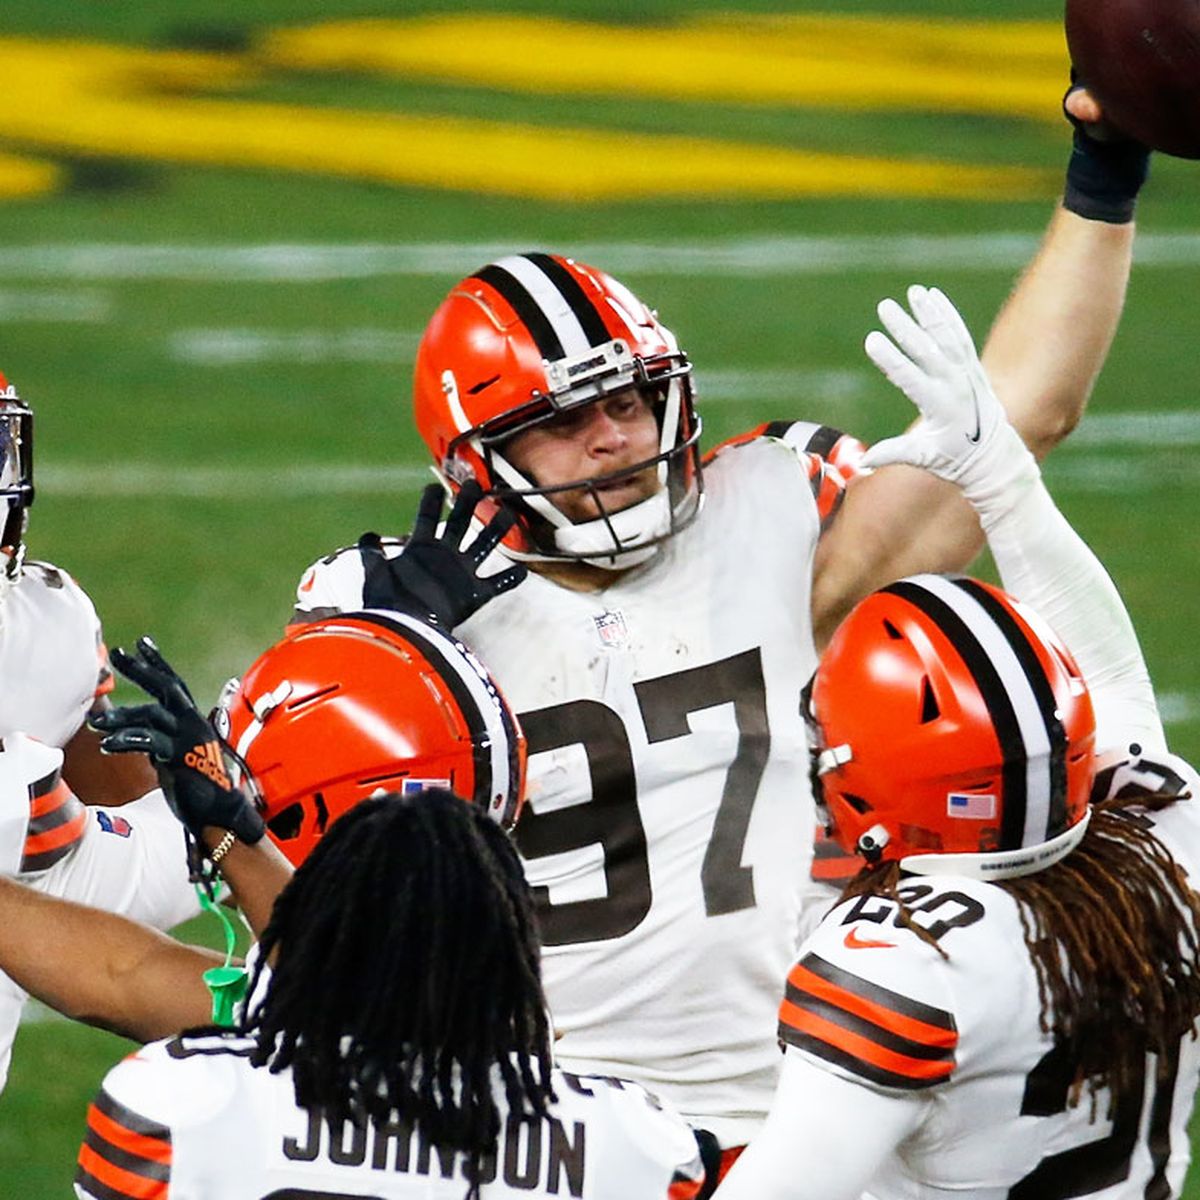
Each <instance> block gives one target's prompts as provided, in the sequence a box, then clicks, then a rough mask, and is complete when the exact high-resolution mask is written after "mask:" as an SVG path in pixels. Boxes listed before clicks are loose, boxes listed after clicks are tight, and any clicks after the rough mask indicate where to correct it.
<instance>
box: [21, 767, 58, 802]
mask: <svg viewBox="0 0 1200 1200" xmlns="http://www.w3.org/2000/svg"><path fill="white" fill-rule="evenodd" d="M61 778H62V772H61V771H59V770H57V769H55V770H53V771H51V772H50V774H49V775H43V776H42V777H41V779H35V780H34V781H33V783H31V784H30V785H29V799H30V800H31V801H32V800H36V799H37V798H38V797H39V796H45V795H48V794H49V793H50V792H52V791H54V789H55V788H56V787H57V786H58V784H59V780H60V779H61Z"/></svg>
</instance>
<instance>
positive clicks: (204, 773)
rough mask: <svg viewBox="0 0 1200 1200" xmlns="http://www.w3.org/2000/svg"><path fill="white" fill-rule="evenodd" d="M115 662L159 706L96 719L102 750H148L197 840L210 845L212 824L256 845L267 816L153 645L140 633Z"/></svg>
mask: <svg viewBox="0 0 1200 1200" xmlns="http://www.w3.org/2000/svg"><path fill="white" fill-rule="evenodd" d="M112 663H113V666H115V667H116V668H117V670H118V671H120V672H121V674H122V675H124V676H125V677H126V678H128V679H131V680H132V681H133V682H134V683H136V684H137V685H138V686H139V687H141V688H142V689H143V690H145V691H147V692H149V693H150V695H151V696H153V697H154V698H155V700H156V701H157V703H155V704H140V705H135V706H131V707H126V708H114V709H110V710H109V711H108V712H104V713H100V714H99V715H97V716H95V717H93V718H92V726H93V727H94V728H95V729H98V730H99V731H100V732H101V733H103V734H104V735H105V736H104V737H103V738H102V739H101V742H100V749H101V750H103V751H104V752H105V753H107V754H123V753H127V752H130V751H136V752H139V753H142V754H149V755H150V758H151V760H152V761H153V762H154V765H155V767H156V768H157V770H158V778H159V783H160V785H161V786H162V790H163V794H164V795H165V796H166V798H167V803H168V804H169V805H170V807H171V811H172V812H173V813H174V814H175V815H176V817H178V818H179V820H180V821H181V822H182V823H183V824H184V825H185V826H186V827H187V829H188V831H189V832H190V833H191V835H192V837H193V838H194V839H195V840H196V843H197V844H198V845H201V846H202V845H203V844H204V843H203V841H202V839H201V833H202V831H203V830H204V829H205V827H207V826H215V827H217V828H220V829H228V830H232V832H233V834H234V836H235V837H237V839H238V840H239V841H242V842H245V843H246V844H247V845H253V844H254V843H255V842H257V841H258V840H259V839H260V838H261V837H262V835H263V833H264V831H265V829H266V826H265V825H264V823H263V819H262V816H261V815H260V814H259V812H258V810H257V809H256V808H255V806H254V805H253V803H251V801H250V800H249V799H247V797H246V795H245V794H244V793H243V792H242V791H241V789H240V788H239V787H237V785H236V784H235V783H234V782H233V780H232V779H230V777H229V769H228V767H227V766H226V758H225V755H226V748H225V745H224V743H223V742H222V741H221V739H220V738H219V737H218V736H217V731H216V730H215V729H214V728H213V726H212V723H211V722H210V721H208V720H206V719H205V718H204V717H203V716H202V715H201V714H200V710H199V709H198V708H197V707H196V702H195V701H194V700H193V699H192V694H191V692H189V691H188V687H187V684H186V683H184V681H183V680H182V679H181V678H180V676H179V675H178V674H177V673H176V672H175V670H174V669H173V668H172V667H171V665H170V664H169V663H168V662H167V660H166V659H165V658H163V656H162V655H161V654H160V653H159V650H158V647H157V646H156V645H155V644H154V642H153V641H151V639H150V638H148V637H143V638H139V639H138V643H137V653H136V654H128V653H126V652H125V651H124V650H122V649H120V648H119V647H118V648H117V649H115V650H114V651H113V652H112Z"/></svg>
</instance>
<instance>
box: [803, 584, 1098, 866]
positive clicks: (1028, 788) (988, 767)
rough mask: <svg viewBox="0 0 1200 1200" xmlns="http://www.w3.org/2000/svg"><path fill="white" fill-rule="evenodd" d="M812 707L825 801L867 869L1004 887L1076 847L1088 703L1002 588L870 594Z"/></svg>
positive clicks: (934, 587)
mask: <svg viewBox="0 0 1200 1200" xmlns="http://www.w3.org/2000/svg"><path fill="white" fill-rule="evenodd" d="M807 709H808V717H809V726H810V734H811V737H812V740H813V743H814V745H813V777H814V785H815V789H814V790H815V791H816V793H817V797H818V803H819V804H823V805H824V807H825V810H826V813H827V815H828V817H829V819H830V820H831V822H832V829H833V833H834V836H835V837H836V838H837V840H838V841H839V842H840V844H841V845H842V847H843V848H844V849H846V850H848V851H850V852H854V851H858V853H860V854H862V855H863V857H864V858H866V860H867V861H868V862H880V861H886V860H898V861H899V862H900V865H901V867H903V868H904V869H905V870H907V871H913V872H916V873H918V874H927V875H928V874H960V875H961V874H967V875H972V876H975V877H977V878H982V879H1004V878H1011V877H1014V876H1017V875H1025V874H1030V873H1031V872H1033V871H1038V870H1041V869H1042V868H1044V867H1048V866H1050V865H1051V864H1052V863H1054V862H1057V861H1058V860H1059V859H1060V858H1062V857H1063V856H1064V855H1066V854H1068V853H1069V852H1070V851H1071V850H1072V849H1073V848H1074V847H1075V846H1076V845H1077V844H1078V842H1079V840H1080V839H1081V838H1082V837H1083V834H1084V830H1085V829H1086V827H1087V820H1088V813H1089V809H1088V797H1089V793H1090V791H1091V786H1092V780H1093V777H1094V775H1095V760H1094V754H1093V751H1094V742H1095V732H1096V720H1095V715H1094V714H1093V712H1092V702H1091V697H1090V696H1089V694H1088V690H1087V686H1086V684H1085V683H1084V680H1083V676H1082V675H1081V674H1080V673H1079V668H1078V667H1077V666H1076V665H1075V662H1074V660H1073V659H1072V658H1071V655H1070V654H1069V653H1068V651H1067V650H1066V648H1065V647H1064V646H1063V645H1062V643H1061V642H1059V640H1058V639H1057V638H1056V637H1055V635H1054V634H1053V633H1052V632H1051V631H1050V629H1049V628H1048V627H1047V626H1046V625H1045V624H1044V623H1043V622H1042V621H1041V620H1040V619H1039V618H1038V617H1037V616H1036V615H1035V614H1033V613H1032V612H1031V611H1030V610H1029V609H1027V608H1025V607H1023V606H1022V605H1021V604H1019V603H1018V602H1017V601H1016V600H1014V599H1013V598H1012V597H1011V596H1009V595H1007V594H1006V593H1004V592H1002V591H1000V590H999V589H998V588H994V587H991V586H990V585H988V584H985V583H980V582H979V581H977V580H974V579H965V578H947V577H943V576H937V575H919V576H913V577H912V578H909V579H903V580H901V581H900V582H898V583H894V584H892V585H891V586H890V587H886V588H883V589H882V590H880V591H878V592H875V593H874V594H873V595H871V596H868V597H867V599H866V600H864V601H862V603H861V604H859V605H858V606H857V607H856V608H855V609H854V611H853V612H852V613H851V614H850V615H849V616H848V617H847V618H846V620H845V621H844V622H843V623H842V624H841V626H840V627H839V628H838V631H837V633H836V634H835V635H834V638H833V640H832V641H831V642H830V645H829V648H828V649H827V650H826V651H825V654H824V655H823V657H822V659H821V665H820V667H819V668H818V669H817V673H816V675H815V676H814V678H813V683H812V686H811V690H810V692H809V694H808V699H807Z"/></svg>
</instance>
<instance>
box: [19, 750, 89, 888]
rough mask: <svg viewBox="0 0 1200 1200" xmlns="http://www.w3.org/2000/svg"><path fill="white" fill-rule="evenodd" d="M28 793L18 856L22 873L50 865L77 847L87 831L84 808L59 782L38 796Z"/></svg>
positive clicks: (45, 868) (43, 869) (72, 793)
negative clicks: (23, 840) (20, 849)
mask: <svg viewBox="0 0 1200 1200" xmlns="http://www.w3.org/2000/svg"><path fill="white" fill-rule="evenodd" d="M55 778H57V773H56V774H55ZM35 786H37V785H35ZM32 791H33V788H31V789H30V792H31V795H30V805H29V809H30V813H29V824H28V825H27V826H26V830H25V845H24V847H23V851H22V857H21V870H22V871H23V872H34V871H45V870H47V869H49V868H50V867H52V866H54V864H55V863H56V862H58V861H59V860H60V859H62V858H65V857H66V856H67V855H68V854H69V853H70V852H71V851H72V850H73V849H74V848H75V846H76V845H78V843H79V841H80V840H81V839H82V837H83V834H84V830H85V829H86V828H87V809H86V808H85V807H84V806H83V803H82V802H81V801H80V800H79V798H78V797H77V796H76V795H75V793H74V792H72V791H71V789H70V788H69V787H67V785H66V784H65V783H63V782H62V781H59V782H58V783H57V784H56V785H55V787H54V788H53V790H51V791H49V792H44V793H42V794H41V795H38V796H33V795H32Z"/></svg>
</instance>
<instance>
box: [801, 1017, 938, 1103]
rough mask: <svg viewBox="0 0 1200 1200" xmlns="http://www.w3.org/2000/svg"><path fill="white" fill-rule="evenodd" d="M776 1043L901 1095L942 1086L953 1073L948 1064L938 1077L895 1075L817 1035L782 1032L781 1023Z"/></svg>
mask: <svg viewBox="0 0 1200 1200" xmlns="http://www.w3.org/2000/svg"><path fill="white" fill-rule="evenodd" d="M779 1039H780V1041H781V1042H786V1043H787V1044H788V1045H789V1046H795V1047H797V1048H798V1049H800V1050H807V1051H808V1053H810V1054H812V1055H814V1056H815V1057H816V1058H822V1059H824V1060H825V1061H826V1062H831V1063H835V1064H836V1065H838V1066H840V1067H842V1068H843V1069H844V1070H846V1071H849V1072H850V1073H851V1074H854V1075H858V1076H860V1077H861V1078H863V1079H867V1080H870V1081H871V1082H872V1083H877V1084H879V1085H881V1086H882V1087H891V1088H899V1089H902V1090H904V1091H916V1090H919V1089H921V1088H929V1087H934V1086H936V1085H937V1084H939V1083H943V1082H945V1080H947V1079H948V1078H949V1077H950V1074H951V1072H952V1071H953V1064H952V1063H951V1064H945V1065H942V1067H941V1070H940V1072H938V1073H933V1072H930V1071H928V1070H926V1072H925V1073H921V1072H917V1073H913V1072H911V1071H907V1070H906V1071H896V1070H893V1069H892V1065H891V1064H888V1063H885V1062H882V1061H880V1062H876V1061H872V1059H871V1058H870V1057H863V1056H862V1055H860V1054H857V1053H855V1052H854V1051H853V1050H851V1049H848V1048H846V1047H845V1046H842V1045H839V1044H838V1043H836V1042H833V1041H830V1040H828V1039H827V1038H825V1037H823V1036H821V1035H820V1033H811V1034H810V1033H804V1032H802V1031H801V1030H799V1029H797V1028H795V1027H794V1026H789V1027H787V1028H786V1029H785V1027H784V1026H783V1024H782V1023H780V1026H779ZM868 1045H869V1044H868ZM932 1065H933V1064H929V1063H922V1064H920V1066H921V1067H923V1068H926V1069H928V1068H929V1067H930V1066H932Z"/></svg>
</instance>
